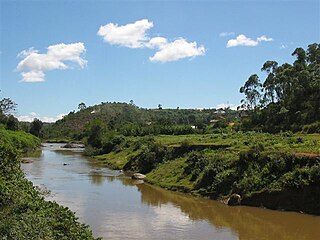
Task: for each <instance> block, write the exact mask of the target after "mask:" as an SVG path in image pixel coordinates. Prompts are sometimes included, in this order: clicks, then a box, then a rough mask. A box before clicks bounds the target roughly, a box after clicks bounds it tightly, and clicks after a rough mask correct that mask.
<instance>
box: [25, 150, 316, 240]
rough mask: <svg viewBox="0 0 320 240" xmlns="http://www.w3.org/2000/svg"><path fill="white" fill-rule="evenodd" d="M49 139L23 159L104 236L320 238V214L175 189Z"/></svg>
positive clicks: (34, 176) (32, 175)
mask: <svg viewBox="0 0 320 240" xmlns="http://www.w3.org/2000/svg"><path fill="white" fill-rule="evenodd" d="M61 146H62V145H61V144H45V146H44V147H43V148H42V154H41V156H40V157H37V158H32V160H33V161H32V163H26V164H22V168H23V170H24V172H25V174H26V177H27V178H28V179H29V180H31V181H32V182H33V183H34V185H37V186H40V187H41V188H44V189H48V190H50V191H51V194H50V195H49V196H47V197H46V199H47V200H54V201H56V202H58V203H59V204H62V205H64V206H67V207H69V208H70V209H71V210H72V211H74V212H76V215H77V216H78V217H79V219H80V221H82V222H84V223H86V224H89V225H90V227H91V229H92V230H93V233H94V235H95V236H97V237H102V238H103V239H140V240H141V239H167V240H169V239H183V240H188V239H197V240H198V239H199V240H201V239H219V240H220V239H221V240H223V239H228V240H229V239H265V240H267V239H270V240H275V239H276V240H282V239H290V240H292V239H299V240H307V239H310V240H315V239H320V217H319V216H312V215H305V214H300V213H294V212H281V211H272V210H266V209H262V208H253V207H244V206H241V207H228V206H225V205H224V204H221V203H220V202H217V201H212V200H208V199H203V198H195V197H192V196H188V195H184V194H180V193H174V192H170V191H167V190H164V189H161V188H158V187H154V186H150V185H148V184H145V183H141V181H136V180H131V179H130V178H129V177H127V176H125V175H124V174H122V173H121V172H119V171H114V170H111V169H108V168H106V167H104V166H103V165H101V164H100V163H99V162H96V161H94V160H92V159H88V158H86V157H84V156H82V154H81V149H68V150H67V149H65V150H62V148H61Z"/></svg>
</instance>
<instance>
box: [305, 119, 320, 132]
mask: <svg viewBox="0 0 320 240" xmlns="http://www.w3.org/2000/svg"><path fill="white" fill-rule="evenodd" d="M302 132H304V133H320V121H318V122H315V123H312V124H307V125H304V126H303V128H302Z"/></svg>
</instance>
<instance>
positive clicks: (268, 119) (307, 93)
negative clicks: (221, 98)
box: [240, 43, 320, 132]
mask: <svg viewBox="0 0 320 240" xmlns="http://www.w3.org/2000/svg"><path fill="white" fill-rule="evenodd" d="M292 55H293V56H295V57H296V61H295V62H294V63H293V64H292V65H291V64H288V63H284V64H282V65H281V66H278V63H277V62H275V61H267V62H266V63H264V65H263V67H262V69H261V70H262V71H264V72H266V73H267V77H266V79H265V80H264V82H263V83H262V84H261V83H260V81H259V77H258V76H257V75H256V74H254V75H252V76H250V78H249V79H248V81H247V82H246V83H245V85H244V86H243V87H241V88H240V92H241V93H244V94H245V96H246V99H245V100H243V103H244V105H243V106H242V109H243V110H246V111H247V113H248V114H249V118H247V119H245V120H244V121H243V125H242V129H243V130H249V129H255V130H263V131H267V132H280V131H286V130H292V131H300V130H301V128H302V126H303V125H307V126H306V127H305V128H304V131H305V132H308V131H309V132H317V131H318V130H319V129H318V124H317V123H316V122H319V120H320V91H319V89H320V71H319V69H320V61H319V59H320V44H317V43H314V44H310V45H309V46H308V49H307V50H304V49H302V48H297V49H296V50H295V51H294V52H293V53H292ZM248 110H253V111H248ZM313 123H314V124H313Z"/></svg>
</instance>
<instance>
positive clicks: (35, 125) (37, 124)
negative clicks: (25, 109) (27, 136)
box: [29, 118, 43, 137]
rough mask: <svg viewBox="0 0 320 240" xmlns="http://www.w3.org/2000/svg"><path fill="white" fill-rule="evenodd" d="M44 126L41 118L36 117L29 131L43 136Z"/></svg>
mask: <svg viewBox="0 0 320 240" xmlns="http://www.w3.org/2000/svg"><path fill="white" fill-rule="evenodd" d="M42 126H43V123H42V122H41V121H40V120H39V119H37V118H35V119H34V120H33V121H32V123H31V126H30V130H29V132H30V133H31V134H32V135H35V136H37V137H41V129H42Z"/></svg>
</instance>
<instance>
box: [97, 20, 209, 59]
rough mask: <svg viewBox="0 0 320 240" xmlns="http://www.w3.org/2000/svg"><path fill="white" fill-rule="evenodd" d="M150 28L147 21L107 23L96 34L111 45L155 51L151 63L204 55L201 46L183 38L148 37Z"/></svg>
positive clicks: (151, 24)
mask: <svg viewBox="0 0 320 240" xmlns="http://www.w3.org/2000/svg"><path fill="white" fill-rule="evenodd" d="M152 27H153V22H151V21H149V20H148V19H142V20H138V21H136V22H134V23H129V24H126V25H121V26H119V25H118V24H114V23H108V24H106V25H104V26H101V27H100V28H99V31H98V33H97V34H98V35H99V36H101V37H102V38H103V40H104V41H105V42H107V43H109V44H111V45H119V46H123V47H128V48H150V49H155V50H156V53H155V54H154V55H153V56H152V57H150V58H149V59H150V61H152V62H169V61H177V60H179V59H182V58H192V57H195V56H201V55H204V54H205V48H204V47H203V46H199V47H198V46H197V43H196V42H187V40H185V39H184V38H179V39H177V40H175V41H172V42H170V41H169V40H168V39H167V38H165V37H159V36H158V37H152V38H151V37H149V35H148V34H147V31H148V30H149V29H151V28H152Z"/></svg>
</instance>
